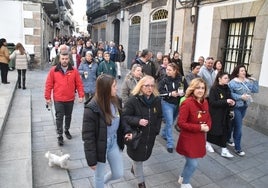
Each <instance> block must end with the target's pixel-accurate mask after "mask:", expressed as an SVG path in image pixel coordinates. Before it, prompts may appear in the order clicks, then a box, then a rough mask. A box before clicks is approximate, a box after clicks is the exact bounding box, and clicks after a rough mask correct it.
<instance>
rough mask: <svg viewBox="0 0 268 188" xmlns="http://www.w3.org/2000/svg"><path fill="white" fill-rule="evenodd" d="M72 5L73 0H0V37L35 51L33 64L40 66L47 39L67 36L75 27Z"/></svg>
mask: <svg viewBox="0 0 268 188" xmlns="http://www.w3.org/2000/svg"><path fill="white" fill-rule="evenodd" d="M72 4H73V1H72V0H46V1H43V0H32V1H11V0H10V1H9V0H6V1H1V12H0V22H1V27H0V33H1V37H3V38H6V39H7V42H8V43H14V44H16V43H18V42H21V43H22V44H23V45H24V47H25V48H26V50H27V51H28V53H30V54H34V67H36V68H42V67H43V66H44V65H45V64H46V63H47V58H48V57H47V56H48V55H47V52H46V47H47V44H48V42H49V41H52V40H53V38H54V37H55V36H59V35H68V36H70V35H71V34H72V30H73V29H74V28H75V27H74V23H73V21H72V19H71V13H72ZM11 13H12V16H9V15H10V14H11ZM14 13H16V14H14Z"/></svg>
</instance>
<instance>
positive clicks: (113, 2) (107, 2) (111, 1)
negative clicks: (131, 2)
mask: <svg viewBox="0 0 268 188" xmlns="http://www.w3.org/2000/svg"><path fill="white" fill-rule="evenodd" d="M120 7H121V4H120V1H119V0H104V8H105V9H106V11H107V13H110V12H113V11H116V10H118V9H119V8H120Z"/></svg>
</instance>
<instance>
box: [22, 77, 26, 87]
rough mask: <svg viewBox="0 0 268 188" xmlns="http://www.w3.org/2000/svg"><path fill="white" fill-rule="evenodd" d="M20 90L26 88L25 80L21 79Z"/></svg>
mask: <svg viewBox="0 0 268 188" xmlns="http://www.w3.org/2000/svg"><path fill="white" fill-rule="evenodd" d="M22 86H23V87H22V89H26V87H25V78H22Z"/></svg>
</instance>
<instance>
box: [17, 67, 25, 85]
mask: <svg viewBox="0 0 268 188" xmlns="http://www.w3.org/2000/svg"><path fill="white" fill-rule="evenodd" d="M17 71H18V84H19V86H21V76H22V85H23V86H25V80H26V69H17Z"/></svg>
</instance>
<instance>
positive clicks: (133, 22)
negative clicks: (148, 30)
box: [131, 16, 141, 25]
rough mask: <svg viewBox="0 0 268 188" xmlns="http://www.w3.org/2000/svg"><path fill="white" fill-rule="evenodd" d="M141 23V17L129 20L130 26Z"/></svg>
mask: <svg viewBox="0 0 268 188" xmlns="http://www.w3.org/2000/svg"><path fill="white" fill-rule="evenodd" d="M140 23H141V17H140V16H134V17H133V18H132V19H131V25H138V24H140Z"/></svg>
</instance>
